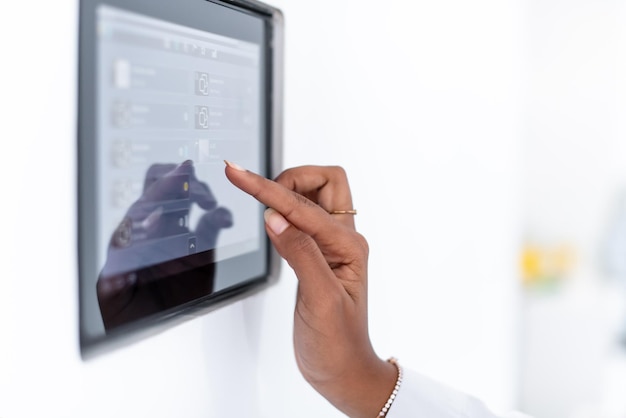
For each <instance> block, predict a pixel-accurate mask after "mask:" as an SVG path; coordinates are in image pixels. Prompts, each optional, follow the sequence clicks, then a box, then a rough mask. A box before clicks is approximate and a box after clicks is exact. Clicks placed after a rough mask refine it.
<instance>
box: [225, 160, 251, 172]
mask: <svg viewBox="0 0 626 418" xmlns="http://www.w3.org/2000/svg"><path fill="white" fill-rule="evenodd" d="M224 163H225V164H226V165H227V166H229V167H230V168H233V169H235V170H237V171H248V170H246V169H245V168H243V167H242V166H240V165H238V164H235V163H231V162H230V161H228V160H224Z"/></svg>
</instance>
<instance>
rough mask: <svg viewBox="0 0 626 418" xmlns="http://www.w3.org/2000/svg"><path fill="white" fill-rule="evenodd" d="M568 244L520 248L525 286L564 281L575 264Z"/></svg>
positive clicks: (572, 252) (531, 245) (530, 244)
mask: <svg viewBox="0 0 626 418" xmlns="http://www.w3.org/2000/svg"><path fill="white" fill-rule="evenodd" d="M574 253H575V252H574V249H573V248H572V246H571V245H569V244H563V243H559V244H551V245H550V244H544V245H539V244H536V243H526V244H525V245H524V246H523V247H522V253H521V257H520V269H521V276H522V280H523V282H524V284H525V285H529V286H534V285H542V284H556V283H557V282H560V281H562V280H564V279H566V278H567V277H568V276H569V275H570V273H571V271H572V269H573V268H574V264H575V257H574Z"/></svg>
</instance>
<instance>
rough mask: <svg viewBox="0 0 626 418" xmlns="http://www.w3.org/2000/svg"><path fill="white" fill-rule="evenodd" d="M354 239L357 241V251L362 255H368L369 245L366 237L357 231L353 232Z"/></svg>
mask: <svg viewBox="0 0 626 418" xmlns="http://www.w3.org/2000/svg"><path fill="white" fill-rule="evenodd" d="M354 235H355V237H354V239H355V241H356V243H357V246H358V248H359V251H360V252H361V253H362V254H363V255H364V256H368V255H369V252H370V247H369V244H368V242H367V239H366V238H365V237H364V236H363V235H362V234H360V233H358V232H354Z"/></svg>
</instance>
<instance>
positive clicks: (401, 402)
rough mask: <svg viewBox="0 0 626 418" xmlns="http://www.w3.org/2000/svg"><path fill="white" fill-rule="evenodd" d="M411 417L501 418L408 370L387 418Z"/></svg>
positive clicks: (469, 398) (511, 416)
mask: <svg viewBox="0 0 626 418" xmlns="http://www.w3.org/2000/svg"><path fill="white" fill-rule="evenodd" d="M410 417H428V418H497V416H496V415H494V414H493V413H492V412H490V411H489V410H488V409H487V408H486V407H485V406H484V405H483V403H482V402H481V401H479V400H478V399H476V398H474V397H472V396H469V395H466V394H464V393H462V392H459V391H456V390H454V389H451V388H448V387H446V386H444V385H442V384H441V383H438V382H436V381H434V380H432V379H430V378H428V377H425V376H422V375H420V374H418V373H416V372H414V371H412V370H407V369H405V370H404V377H403V380H402V385H401V386H400V390H399V391H398V395H397V396H396V398H395V400H394V402H393V404H392V405H391V408H390V409H389V412H388V413H387V418H410ZM505 417H508V418H524V417H527V416H526V415H523V414H520V413H511V414H507V415H504V416H502V417H501V418H505ZM527 418H528V417H527Z"/></svg>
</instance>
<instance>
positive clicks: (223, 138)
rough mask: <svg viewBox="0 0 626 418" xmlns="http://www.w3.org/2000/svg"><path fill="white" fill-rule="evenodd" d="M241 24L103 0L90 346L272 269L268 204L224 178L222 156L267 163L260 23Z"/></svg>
mask: <svg viewBox="0 0 626 418" xmlns="http://www.w3.org/2000/svg"><path fill="white" fill-rule="evenodd" d="M210 7H220V6H217V5H215V4H211V5H210ZM221 8H222V9H225V8H224V7H221ZM222 13H225V16H228V14H229V13H231V14H235V12H234V11H232V10H223V11H222ZM239 14H241V13H239ZM243 19H249V22H248V23H245V22H244V23H245V25H247V26H253V27H256V28H258V29H256V31H255V30H253V31H252V33H255V35H254V36H251V35H249V33H251V32H250V30H249V28H248V29H246V31H247V32H246V34H245V36H237V33H236V31H235V32H232V31H231V32H232V33H219V32H220V31H214V32H213V31H211V30H203V29H198V28H197V27H190V26H187V25H185V24H181V23H178V22H175V21H168V20H167V19H162V18H158V17H154V16H148V15H145V14H142V13H139V12H137V11H130V10H125V9H124V8H120V7H114V6H111V5H107V4H98V5H96V6H95V7H94V21H93V22H94V37H93V47H94V48H93V51H92V52H90V53H88V54H87V53H85V54H83V55H85V56H90V58H89V59H91V60H92V62H93V66H91V65H88V64H86V63H84V62H81V64H82V67H83V68H88V69H90V70H91V71H89V70H85V71H84V72H81V75H82V76H83V78H87V79H89V80H91V81H92V83H90V86H91V87H89V89H91V90H90V91H91V93H93V100H91V101H90V102H91V104H92V105H93V109H92V110H87V109H81V111H82V112H83V115H84V118H82V120H81V122H82V125H83V126H82V132H83V133H82V135H81V136H83V137H85V136H87V135H86V133H89V136H92V138H80V141H81V146H82V147H83V152H82V158H83V161H81V163H80V174H81V176H84V178H83V179H81V182H82V185H81V192H82V193H83V202H84V204H83V205H82V206H81V217H83V224H82V228H81V229H82V234H81V251H82V258H83V260H82V261H83V262H82V268H81V277H80V280H81V333H82V335H81V338H82V340H83V341H97V340H98V339H101V338H103V337H104V336H106V335H107V334H108V333H111V332H114V331H115V330H117V329H118V328H123V327H124V326H128V325H132V324H133V323H137V322H141V321H145V320H149V319H151V318H154V317H158V316H159V315H163V314H166V313H168V312H170V311H172V310H174V309H176V308H180V307H181V306H184V305H185V304H190V303H193V302H196V301H198V300H202V299H207V298H210V297H211V296H212V295H215V294H219V293H220V292H224V291H228V290H229V289H232V288H236V287H237V286H240V285H242V284H244V283H246V282H248V281H250V280H254V279H256V278H261V277H263V276H264V275H266V274H267V270H268V261H267V248H268V245H267V239H266V237H265V234H264V229H263V223H262V210H263V208H262V207H261V206H260V205H259V204H258V203H256V202H254V201H253V200H251V199H250V198H249V197H248V196H246V195H245V194H243V193H241V192H240V191H238V190H236V189H235V188H234V187H233V186H232V185H231V184H230V183H229V182H228V181H227V179H226V178H225V176H224V160H225V159H228V160H232V161H237V162H238V163H240V164H242V165H244V166H246V167H248V168H249V169H251V170H253V171H255V172H259V173H262V174H265V172H266V171H267V164H266V161H267V147H268V139H267V129H266V124H267V123H268V122H267V120H268V119H267V109H266V106H265V103H266V94H267V92H266V91H265V90H264V85H265V84H264V77H265V76H266V73H265V71H266V69H265V51H264V49H263V47H262V42H263V40H264V32H263V30H264V29H263V28H264V26H263V22H262V21H261V19H256V20H258V22H255V21H254V20H255V19H254V18H253V17H252V16H245V17H244V18H243ZM208 21H210V19H208ZM217 26H218V25H216V27H217ZM221 32H227V31H221ZM81 51H84V48H83V49H82V50H81ZM89 54H92V55H89ZM85 56H81V60H84V59H87V58H86V57H85ZM85 81H86V80H83V82H85ZM81 97H83V96H81ZM81 106H82V105H81ZM90 122H91V123H90ZM85 141H88V143H87V144H84V142H85ZM85 195H88V196H87V200H88V202H85V201H84V199H85ZM83 245H84V246H85V248H87V250H85V249H84V248H83V247H82V246H83ZM87 252H90V254H87Z"/></svg>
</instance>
